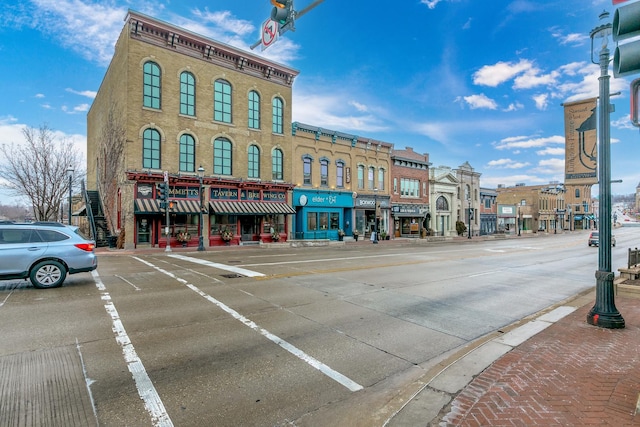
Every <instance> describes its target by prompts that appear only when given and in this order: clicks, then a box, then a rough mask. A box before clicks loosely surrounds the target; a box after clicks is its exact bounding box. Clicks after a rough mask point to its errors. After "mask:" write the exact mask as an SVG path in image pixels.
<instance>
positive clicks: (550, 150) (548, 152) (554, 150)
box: [536, 147, 564, 156]
mask: <svg viewBox="0 0 640 427" xmlns="http://www.w3.org/2000/svg"><path fill="white" fill-rule="evenodd" d="M536 154H537V155H538V156H564V148H563V147H547V148H545V149H544V150H538V151H536Z"/></svg>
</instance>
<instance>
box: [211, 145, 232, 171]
mask: <svg viewBox="0 0 640 427" xmlns="http://www.w3.org/2000/svg"><path fill="white" fill-rule="evenodd" d="M232 160H233V159H232V156H231V141H229V140H228V139H226V138H218V139H216V140H215V141H214V142H213V173H214V174H216V175H231V172H232V169H231V164H232Z"/></svg>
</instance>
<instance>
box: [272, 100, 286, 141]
mask: <svg viewBox="0 0 640 427" xmlns="http://www.w3.org/2000/svg"><path fill="white" fill-rule="evenodd" d="M272 107H273V114H272V116H273V119H272V120H273V128H272V131H273V133H277V134H283V133H284V128H283V119H284V111H283V107H282V99H280V98H273V106H272Z"/></svg>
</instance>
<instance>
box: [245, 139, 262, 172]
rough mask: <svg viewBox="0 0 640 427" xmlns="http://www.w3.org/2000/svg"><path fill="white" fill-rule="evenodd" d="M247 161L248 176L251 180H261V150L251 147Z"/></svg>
mask: <svg viewBox="0 0 640 427" xmlns="http://www.w3.org/2000/svg"><path fill="white" fill-rule="evenodd" d="M248 155H249V156H248V159H247V160H248V161H247V166H248V168H247V176H248V177H249V178H260V149H259V148H258V147H257V146H255V145H251V146H249V153H248Z"/></svg>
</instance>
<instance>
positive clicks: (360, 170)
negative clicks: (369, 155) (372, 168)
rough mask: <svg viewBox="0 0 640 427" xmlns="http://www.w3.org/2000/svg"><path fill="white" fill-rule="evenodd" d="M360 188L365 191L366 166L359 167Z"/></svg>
mask: <svg viewBox="0 0 640 427" xmlns="http://www.w3.org/2000/svg"><path fill="white" fill-rule="evenodd" d="M358 188H359V189H361V190H364V166H363V165H358Z"/></svg>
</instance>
